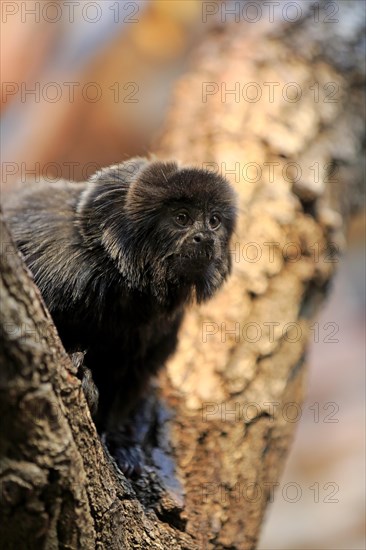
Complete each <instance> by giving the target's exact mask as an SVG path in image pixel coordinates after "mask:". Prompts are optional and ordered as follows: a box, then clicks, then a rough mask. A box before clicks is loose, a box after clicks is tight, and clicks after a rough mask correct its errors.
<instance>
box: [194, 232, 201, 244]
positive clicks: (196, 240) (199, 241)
mask: <svg viewBox="0 0 366 550" xmlns="http://www.w3.org/2000/svg"><path fill="white" fill-rule="evenodd" d="M203 239H204V237H203V235H202V233H196V234H195V236H194V237H193V242H195V243H201V242H202V241H203Z"/></svg>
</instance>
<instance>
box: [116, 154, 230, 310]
mask: <svg viewBox="0 0 366 550" xmlns="http://www.w3.org/2000/svg"><path fill="white" fill-rule="evenodd" d="M126 211H127V216H128V219H129V220H130V230H132V232H133V235H134V236H133V238H132V239H130V242H131V243H132V244H133V245H134V246H135V254H138V255H139V264H140V266H141V267H142V269H143V270H144V272H145V273H146V275H147V276H148V277H149V278H150V279H151V283H152V286H153V288H154V289H159V290H158V292H164V291H166V289H167V287H170V289H172V287H178V288H180V289H181V288H182V287H185V288H186V289H189V292H190V293H192V292H193V294H194V295H195V298H196V299H197V301H202V300H205V299H207V298H209V297H211V296H212V294H213V293H214V292H215V291H216V289H217V288H219V287H220V286H221V284H222V283H223V281H224V280H225V279H226V277H227V276H228V274H229V273H230V267H231V262H230V255H229V241H230V237H231V235H232V232H233V229H234V225H235V218H236V212H235V196H234V192H233V190H232V188H231V186H230V185H229V184H228V182H227V181H226V180H225V179H224V178H222V177H221V176H218V175H216V174H214V173H212V172H207V171H205V170H199V169H195V168H189V169H188V168H187V169H178V167H177V166H176V165H175V164H173V163H169V164H168V163H161V162H153V163H151V164H150V165H149V166H148V168H145V170H144V171H143V172H142V174H140V176H139V177H138V179H137V181H136V182H134V183H133V184H132V186H131V188H130V190H129V193H128V195H127V201H126ZM135 259H136V258H135Z"/></svg>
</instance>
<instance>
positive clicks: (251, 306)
mask: <svg viewBox="0 0 366 550" xmlns="http://www.w3.org/2000/svg"><path fill="white" fill-rule="evenodd" d="M359 4H362V3H359ZM341 6H342V3H341ZM342 9H343V8H342ZM344 10H345V11H344V12H343V13H342V19H340V22H339V23H338V24H335V23H334V24H333V27H332V28H331V29H330V28H329V25H328V26H327V25H326V24H325V21H324V19H325V17H326V16H327V13H326V11H322V10H320V12H319V13H318V14H317V16H318V19H319V22H318V23H316V22H314V17H315V15H316V14H315V12H313V10H312V8H311V5H310V3H309V6H308V7H306V8H305V7H303V11H304V14H303V17H302V18H301V21H299V22H298V23H297V24H294V23H291V24H289V23H288V24H287V26H286V25H285V24H279V23H277V24H276V23H273V24H272V25H270V26H268V25H265V24H263V25H262V24H258V25H255V29H254V30H253V31H252V30H251V27H250V25H249V24H247V25H245V24H244V23H243V22H241V23H240V24H235V23H233V24H232V25H226V26H225V27H223V28H222V29H216V30H214V31H213V32H212V33H211V36H210V37H209V38H208V39H206V40H205V42H204V43H203V44H202V46H201V48H200V50H199V51H197V52H196V54H195V63H194V66H193V67H192V68H191V69H190V71H189V72H188V73H187V75H186V76H185V77H184V78H183V79H182V80H181V81H180V82H179V83H178V85H177V87H176V93H175V96H174V102H173V106H172V108H171V110H170V113H169V116H168V121H167V125H166V128H165V130H164V132H163V135H162V138H161V141H160V145H159V147H158V148H157V150H156V151H157V153H158V154H159V156H161V157H166V158H172V157H173V158H176V159H178V160H180V161H182V162H183V163H185V164H194V163H196V164H198V165H201V166H202V164H203V165H205V166H207V167H208V168H209V169H213V170H219V171H220V172H221V173H223V174H224V175H226V176H227V177H228V178H229V179H230V180H231V182H232V183H233V185H234V186H235V187H236V190H237V192H238V195H239V202H240V216H239V218H240V219H239V224H238V228H237V231H236V234H235V237H234V240H233V243H232V258H233V274H232V276H231V278H230V280H229V282H228V283H227V284H226V286H225V288H224V289H223V290H222V291H221V292H220V293H219V294H218V295H217V297H216V298H215V299H214V300H212V301H211V302H210V303H209V304H207V305H205V306H201V307H194V308H192V309H191V310H190V311H189V312H188V313H187V315H186V318H185V322H184V325H183V327H182V330H181V334H180V341H179V347H178V350H177V353H176V354H175V356H174V358H173V359H172V360H171V361H170V362H169V364H168V365H167V366H166V368H165V369H164V370H163V371H162V372H161V375H160V377H159V380H158V382H157V384H156V394H157V397H156V398H154V397H151V398H150V401H149V403H148V405H149V409H148V410H149V413H148V416H149V418H148V420H147V421H146V422H147V424H149V425H150V426H151V425H153V426H154V429H152V428H151V427H150V428H149V432H148V437H146V440H145V444H144V445H145V452H146V460H147V464H148V466H147V468H146V471H145V472H144V474H143V476H142V477H141V479H139V480H138V481H136V482H130V481H128V480H126V479H125V478H124V476H123V475H122V474H121V473H119V472H118V470H117V469H116V468H115V466H114V464H113V461H112V460H111V458H110V456H109V455H108V453H107V452H106V450H105V449H104V447H103V445H102V444H101V442H100V440H99V438H98V436H97V433H96V430H95V427H94V425H93V422H92V420H91V417H90V414H89V410H88V407H87V404H86V401H85V398H84V395H83V393H82V391H81V386H80V382H79V380H78V379H77V377H76V375H75V374H76V367H75V366H74V365H73V363H72V362H71V361H70V359H69V358H68V356H67V354H66V353H65V351H64V349H63V348H62V345H61V342H60V340H59V338H58V336H57V333H56V330H55V328H54V326H53V324H52V321H51V318H50V316H49V314H48V312H47V310H46V308H45V306H44V304H43V302H42V300H41V297H40V294H39V292H38V290H37V288H36V287H35V285H34V284H33V282H32V281H31V279H30V274H29V272H27V270H26V268H25V266H24V264H23V262H22V260H21V258H20V257H19V255H18V254H17V252H16V251H15V248H14V245H12V242H11V237H10V235H9V234H8V233H7V230H6V227H5V226H4V225H3V224H2V232H3V245H2V253H1V283H2V285H1V303H2V307H1V342H2V346H1V351H0V358H1V377H0V423H1V426H0V430H1V442H0V445H1V465H0V466H1V473H0V475H1V478H0V479H1V508H0V509H1V527H0V540H1V541H2V548H9V549H12V548H14V549H15V548H17V549H18V548H37V549H38V548H108V549H114V548H116V549H121V548H123V549H124V548H126V549H128V548H141V549H146V548H152V549H166V548H171V549H184V548H186V549H195V548H197V549H203V548H205V549H206V548H207V549H209V548H217V549H222V548H235V549H252V548H255V546H256V542H257V539H258V536H259V531H260V526H261V523H262V520H263V514H264V511H265V508H266V505H267V502H268V501H270V500H271V499H272V495H273V490H274V488H275V486H276V484H277V483H278V479H279V476H280V473H281V471H282V468H283V466H284V459H285V456H286V454H287V452H288V450H289V446H290V444H291V440H292V437H293V432H294V428H295V426H296V417H297V412H298V407H299V406H300V405H301V403H302V395H303V387H304V381H305V379H306V366H305V365H306V364H305V362H304V357H305V352H306V343H307V340H308V337H309V328H310V326H311V323H312V319H313V318H314V314H315V312H316V310H317V308H318V306H319V304H321V302H322V300H323V298H324V295H325V291H326V288H327V286H328V283H329V281H330V279H331V277H332V275H333V273H334V270H335V267H336V264H337V261H338V251H339V250H340V249H342V248H343V246H344V233H345V228H346V221H347V217H348V215H349V213H350V212H351V210H352V209H353V208H355V207H356V206H357V203H358V202H359V201H360V196H361V195H360V183H362V169H361V162H360V158H361V143H362V139H363V138H364V135H363V131H364V122H363V118H364V113H363V110H362V105H363V99H364V96H363V83H364V77H365V71H364V65H363V60H362V51H361V50H360V48H359V43H360V42H361V36H362V31H363V29H362V25H363V21H362V17H360V16H359V13H358V12H357V10H359V8H358V7H357V3H356V4H355V6H354V12H349V11H348V10H346V9H345V8H344ZM343 25H344V28H345V26H346V25H349V27H347V28H352V32H349V33H341V32H340V30H341V29H342V28H343ZM254 31H255V33H254ZM152 419H153V421H152Z"/></svg>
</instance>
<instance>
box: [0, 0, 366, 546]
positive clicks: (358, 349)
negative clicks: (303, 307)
mask: <svg viewBox="0 0 366 550" xmlns="http://www.w3.org/2000/svg"><path fill="white" fill-rule="evenodd" d="M359 1H360V3H362V2H363V0H359ZM206 4H207V3H206ZM210 4H214V2H210ZM298 4H301V2H300V1H299V2H298ZM330 4H336V5H337V6H338V5H339V4H341V2H332V3H330ZM1 10H2V12H1V77H2V98H1V153H2V163H1V167H2V168H1V169H2V191H4V192H6V188H7V187H8V186H10V185H12V183H14V182H15V181H17V180H19V179H21V180H23V181H24V179H25V177H38V176H42V177H43V178H46V179H47V180H49V181H52V180H53V179H58V178H60V177H65V178H67V179H72V180H82V179H86V178H87V177H88V176H89V175H90V174H92V173H94V172H95V171H96V170H97V169H98V168H100V167H102V166H106V165H109V164H113V163H116V162H120V161H121V160H123V159H125V158H128V157H130V156H131V155H136V154H139V155H144V154H147V153H148V152H149V151H152V150H153V149H154V144H155V143H156V141H157V139H158V137H159V135H160V133H161V128H162V124H163V121H164V117H165V115H166V112H167V110H168V108H169V104H170V99H171V95H172V89H173V87H174V84H175V83H176V81H177V79H179V76H180V75H182V74H184V72H185V71H186V70H187V69H188V68H189V63H190V61H191V59H192V52H194V49H195V46H196V45H198V44H199V43H200V42H201V41H202V40H204V35H205V33H208V32H210V29H211V28H212V27H213V26H220V25H224V24H225V23H224V22H222V21H221V20H220V19H219V18H215V17H210V18H207V20H206V21H205V22H204V20H203V16H202V13H203V12H202V3H201V2H200V1H199V0H183V1H180V0H173V1H168V0H149V1H133V2H130V1H123V0H121V1H112V0H111V1H110V0H101V1H94V2H88V1H79V2H76V1H75V2H73V1H70V2H62V1H59V2H47V1H45V2H34V1H26V2H18V1H12V2H5V1H3V2H2V3H1ZM243 24H245V22H244V23H243ZM339 25H342V19H340V23H339ZM364 234H365V224H364V216H362V215H359V216H358V217H357V218H356V219H355V220H354V221H353V222H352V224H351V226H350V231H349V249H348V252H347V253H346V255H345V256H344V257H343V258H342V259H341V260H340V262H339V270H338V275H337V277H336V279H335V281H334V285H333V289H332V292H331V293H330V297H329V299H328V302H327V304H326V307H325V308H324V310H323V311H322V313H321V315H320V317H319V319H318V320H317V323H318V325H315V326H314V338H312V345H311V350H310V354H309V356H308V362H309V364H310V376H309V386H308V395H307V400H306V403H304V406H303V407H302V411H301V412H302V414H301V419H299V423H298V424H299V425H298V429H297V435H296V439H295V443H294V446H293V448H292V451H291V454H290V457H289V460H288V462H287V466H286V470H285V472H284V477H283V479H282V480H281V483H280V486H279V488H278V491H277V493H276V495H275V499H274V503H273V504H272V505H271V506H270V507H269V509H268V513H267V520H266V523H265V526H264V529H263V533H262V538H261V541H260V544H259V548H260V550H290V549H292V550H295V549H299V550H300V549H304V550H308V549H309V550H310V549H314V550H315V549H316V550H320V549H328V550H329V549H339V550H353V549H360V550H361V549H364V548H365V544H366V543H365V526H364V517H365V499H364V497H365V473H364V472H365V469H364V462H365V391H364V390H365V375H364V372H365V371H364V363H365V337H364V335H365V316H364V307H365V291H364V280H365V257H364ZM332 327H336V334H334V336H333V338H327V337H326V336H327V335H330V334H331V328H332ZM316 334H317V335H318V337H317V336H316ZM328 340H337V341H336V342H331V341H328Z"/></svg>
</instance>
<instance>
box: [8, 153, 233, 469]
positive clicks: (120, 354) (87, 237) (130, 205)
mask: <svg viewBox="0 0 366 550" xmlns="http://www.w3.org/2000/svg"><path fill="white" fill-rule="evenodd" d="M4 210H5V217H6V219H7V221H8V223H9V226H10V228H11V232H12V235H13V237H14V239H15V241H16V243H17V246H18V248H19V249H20V250H21V252H22V254H23V256H24V259H25V262H26V263H27V265H28V267H29V268H30V270H31V272H32V273H33V276H34V279H35V282H36V284H37V285H38V287H39V289H40V291H41V293H42V296H43V299H44V301H45V303H46V305H47V307H48V309H49V311H50V313H51V315H52V318H53V320H54V322H55V325H56V327H57V330H58V332H59V335H60V337H61V340H62V342H63V344H64V346H65V348H66V350H67V351H68V352H69V353H73V352H78V351H85V352H86V353H85V357H84V365H85V367H87V368H88V369H90V370H91V372H92V377H93V379H94V382H95V384H96V386H97V388H98V390H99V404H98V409H97V412H96V415H95V421H96V425H97V429H98V431H99V433H105V434H107V437H106V441H107V444H108V446H109V449H110V451H111V452H112V454H113V455H114V456H115V458H116V460H117V463H118V464H119V466H120V468H121V469H122V470H123V471H124V472H125V473H126V474H127V475H133V474H136V473H139V470H140V467H141V464H140V460H139V459H136V457H135V458H134V456H133V453H132V454H129V452H128V447H129V445H131V446H132V442H131V441H129V437H130V436H127V435H126V430H125V429H124V427H123V426H124V419H126V418H127V416H128V415H129V414H130V412H131V410H132V409H133V407H134V406H136V403H138V399H139V398H140V396H141V395H142V394H143V392H144V389H145V388H146V385H147V383H148V381H149V379H150V378H151V376H152V375H153V374H154V373H156V372H157V370H158V369H159V367H161V366H162V365H163V364H164V362H165V361H166V359H167V358H168V357H169V356H170V355H171V354H172V353H173V352H174V350H175V347H176V344H177V332H178V329H179V326H180V324H181V321H182V316H183V311H184V308H185V306H186V305H187V304H188V303H190V302H192V301H194V300H195V301H197V302H202V301H204V300H207V299H209V298H210V297H211V296H212V295H213V294H214V293H215V292H216V290H217V289H218V288H220V286H221V285H222V283H223V282H224V281H225V279H226V278H227V276H228V275H229V273H230V268H231V260H230V254H229V241H230V237H231V235H232V233H233V230H234V225H235V219H236V206H235V193H234V191H233V189H232V188H231V186H230V185H229V183H228V182H227V181H226V180H225V179H224V178H223V177H221V176H220V175H218V174H215V173H214V172H211V171H206V170H202V169H198V168H180V167H178V165H177V164H176V163H175V162H161V161H158V160H149V159H147V158H140V157H138V158H134V159H130V160H129V161H126V162H124V163H122V164H119V165H115V166H111V167H109V168H106V169H103V170H101V171H99V172H97V173H96V174H95V175H93V176H92V177H91V178H90V179H89V181H88V182H83V183H75V182H67V181H64V180H60V181H57V182H54V183H49V182H42V181H41V182H30V183H25V184H23V185H22V187H21V188H17V189H16V190H15V192H14V193H10V196H8V197H7V200H6V201H5V205H4ZM89 378H90V377H89ZM89 378H88V379H89ZM87 386H88V382H86V383H85V384H84V387H85V389H86V390H87ZM95 405H96V404H95V403H91V404H90V406H91V408H92V409H95V408H96V407H95Z"/></svg>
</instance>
